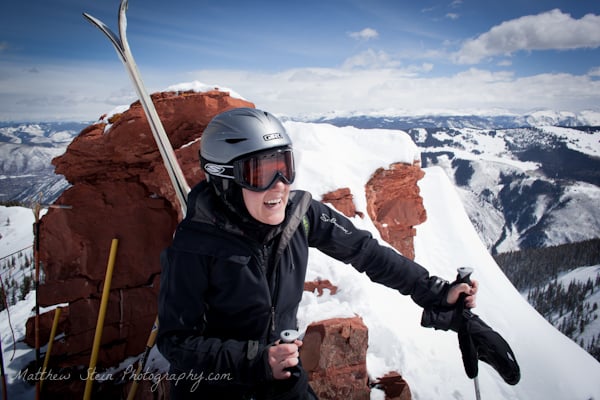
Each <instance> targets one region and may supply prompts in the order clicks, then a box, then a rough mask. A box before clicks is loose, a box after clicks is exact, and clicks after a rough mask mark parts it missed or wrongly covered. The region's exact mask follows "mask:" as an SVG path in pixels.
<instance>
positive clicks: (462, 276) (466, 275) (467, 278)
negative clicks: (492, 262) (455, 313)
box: [456, 267, 481, 400]
mask: <svg viewBox="0 0 600 400" xmlns="http://www.w3.org/2000/svg"><path fill="white" fill-rule="evenodd" d="M457 272H458V275H457V276H456V282H458V283H466V284H468V285H469V286H471V274H472V273H473V268H470V267H460V268H458V269H457ZM462 298H464V294H462V295H461V300H462ZM473 385H474V386H475V399H476V400H481V393H480V391H479V377H478V376H475V377H474V378H473Z"/></svg>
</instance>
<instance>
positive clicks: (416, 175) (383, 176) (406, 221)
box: [365, 162, 427, 259]
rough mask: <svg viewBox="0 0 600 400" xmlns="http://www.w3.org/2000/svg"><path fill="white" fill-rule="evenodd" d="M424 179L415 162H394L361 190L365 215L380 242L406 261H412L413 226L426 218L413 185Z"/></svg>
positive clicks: (413, 251)
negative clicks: (376, 232) (364, 196)
mask: <svg viewBox="0 0 600 400" xmlns="http://www.w3.org/2000/svg"><path fill="white" fill-rule="evenodd" d="M423 176H425V173H424V172H423V170H422V169H421V165H420V163H419V162H415V163H414V164H413V165H409V164H403V163H395V164H392V165H391V166H390V168H389V169H383V168H380V169H378V170H377V171H376V172H375V173H374V174H373V176H372V177H371V179H370V180H369V182H367V184H366V187H365V193H366V196H367V212H368V214H369V216H370V217H371V219H372V220H373V223H374V224H375V227H377V230H378V231H379V233H380V234H381V237H382V238H383V240H385V241H386V242H388V243H389V244H391V245H392V246H393V247H394V248H395V249H396V250H398V251H399V252H401V253H402V254H403V255H405V256H406V257H408V258H410V259H414V258H415V250H414V246H413V237H414V236H415V234H416V230H415V229H414V226H415V225H418V224H421V223H423V222H424V221H425V220H426V219H427V213H426V212H425V207H424V206H423V199H422V198H421V196H420V194H419V186H417V182H418V181H419V180H420V179H421V178H423Z"/></svg>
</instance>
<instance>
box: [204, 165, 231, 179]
mask: <svg viewBox="0 0 600 400" xmlns="http://www.w3.org/2000/svg"><path fill="white" fill-rule="evenodd" d="M227 170H229V171H227ZM204 171H206V173H207V174H209V175H213V176H218V177H220V178H226V179H235V176H234V173H233V165H227V164H214V163H208V164H205V165H204Z"/></svg>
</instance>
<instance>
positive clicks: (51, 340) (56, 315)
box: [40, 307, 62, 392]
mask: <svg viewBox="0 0 600 400" xmlns="http://www.w3.org/2000/svg"><path fill="white" fill-rule="evenodd" d="M61 311H62V308H61V307H58V308H57V309H56V310H55V311H54V321H52V329H51V330H50V338H49V339H48V349H47V350H46V356H45V357H44V366H43V367H42V374H41V377H40V392H41V390H42V386H43V385H44V375H45V374H46V368H48V361H50V353H52V344H53V343H54V337H55V336H56V329H57V328H58V320H59V318H60V313H61Z"/></svg>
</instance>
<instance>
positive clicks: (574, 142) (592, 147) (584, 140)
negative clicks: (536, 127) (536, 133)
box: [541, 126, 600, 157]
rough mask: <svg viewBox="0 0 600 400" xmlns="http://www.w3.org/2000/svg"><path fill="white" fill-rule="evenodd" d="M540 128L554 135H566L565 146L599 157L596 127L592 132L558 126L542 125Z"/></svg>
mask: <svg viewBox="0 0 600 400" xmlns="http://www.w3.org/2000/svg"><path fill="white" fill-rule="evenodd" d="M541 129H542V130H543V131H544V132H549V133H553V134H555V135H556V136H563V137H566V138H567V139H568V140H567V147H569V148H570V149H573V150H577V151H580V152H582V153H584V154H588V155H590V156H592V157H600V129H596V130H595V131H594V132H593V133H587V132H582V131H579V130H577V129H569V128H562V127H559V126H544V127H542V128H541Z"/></svg>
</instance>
